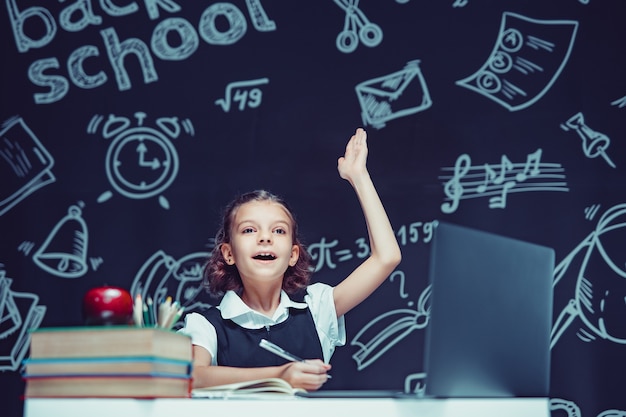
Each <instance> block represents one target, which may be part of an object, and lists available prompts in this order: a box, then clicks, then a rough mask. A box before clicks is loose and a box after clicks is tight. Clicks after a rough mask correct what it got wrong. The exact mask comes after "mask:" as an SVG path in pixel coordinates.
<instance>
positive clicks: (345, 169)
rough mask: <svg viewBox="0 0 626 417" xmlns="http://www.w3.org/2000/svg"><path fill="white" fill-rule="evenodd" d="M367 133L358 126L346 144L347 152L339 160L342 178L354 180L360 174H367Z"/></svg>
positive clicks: (338, 165) (338, 168)
mask: <svg viewBox="0 0 626 417" xmlns="http://www.w3.org/2000/svg"><path fill="white" fill-rule="evenodd" d="M366 162H367V133H366V132H365V130H363V129H362V128H358V129H357V130H356V132H355V133H354V135H352V137H351V138H350V140H349V141H348V144H347V145H346V153H345V155H344V156H342V157H340V158H339V159H338V160H337V170H338V171H339V175H340V176H341V178H343V179H345V180H348V181H350V182H353V180H354V178H356V177H357V176H359V175H364V174H367V168H366Z"/></svg>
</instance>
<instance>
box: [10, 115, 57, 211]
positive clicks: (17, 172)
mask: <svg viewBox="0 0 626 417" xmlns="http://www.w3.org/2000/svg"><path fill="white" fill-rule="evenodd" d="M0 129H1V130H0V178H2V181H0V216H2V215H3V214H4V213H6V212H7V211H9V210H10V209H11V208H13V207H14V206H15V205H16V204H17V203H19V202H20V201H22V200H24V199H25V198H26V197H28V196H29V195H30V194H32V193H33V192H35V191H37V190H38V189H40V188H42V187H44V186H45V185H48V184H51V183H53V182H54V181H56V178H55V177H54V174H52V171H51V170H52V166H53V165H54V160H53V159H52V156H50V154H49V153H48V151H47V150H46V149H45V148H44V147H43V145H42V144H41V142H39V140H38V139H37V136H35V134H34V133H33V132H32V131H31V130H30V128H29V127H28V126H27V125H26V123H25V122H24V120H23V119H22V118H20V117H14V118H11V119H9V120H7V121H6V122H4V123H3V124H2V126H1V127H0Z"/></svg>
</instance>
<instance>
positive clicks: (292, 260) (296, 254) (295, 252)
mask: <svg viewBox="0 0 626 417" xmlns="http://www.w3.org/2000/svg"><path fill="white" fill-rule="evenodd" d="M298 258H300V246H298V245H293V246H292V247H291V256H290V257H289V266H295V265H296V263H298Z"/></svg>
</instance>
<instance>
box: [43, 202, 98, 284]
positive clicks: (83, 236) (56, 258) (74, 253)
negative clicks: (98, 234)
mask: <svg viewBox="0 0 626 417" xmlns="http://www.w3.org/2000/svg"><path fill="white" fill-rule="evenodd" d="M81 214H82V211H81V209H80V208H79V207H78V206H75V205H72V206H70V208H69V209H68V211H67V215H66V216H65V217H63V218H62V219H61V220H60V221H59V222H58V223H57V224H56V225H55V226H54V229H52V231H51V232H50V234H49V235H48V237H47V238H46V241H45V242H44V243H43V245H41V247H40V248H39V249H38V250H37V252H36V253H35V254H34V255H33V260H34V261H35V264H37V266H39V267H40V268H41V269H43V270H45V271H47V272H49V273H51V274H53V275H56V276H58V277H61V278H78V277H81V276H83V275H84V274H85V272H87V269H88V266H87V243H88V230H87V225H86V224H85V221H84V220H83V218H82V217H81Z"/></svg>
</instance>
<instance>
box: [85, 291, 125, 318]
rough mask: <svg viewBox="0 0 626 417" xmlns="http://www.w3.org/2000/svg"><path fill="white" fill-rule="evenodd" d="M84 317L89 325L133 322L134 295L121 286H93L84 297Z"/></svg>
mask: <svg viewBox="0 0 626 417" xmlns="http://www.w3.org/2000/svg"><path fill="white" fill-rule="evenodd" d="M83 319H84V320H85V324H87V325H114V324H131V323H132V320H133V297H132V296H131V295H130V293H129V292H128V291H127V290H125V289H123V288H119V287H111V286H102V287H96V288H91V289H90V290H89V291H87V293H86V294H85V296H84V297H83Z"/></svg>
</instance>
